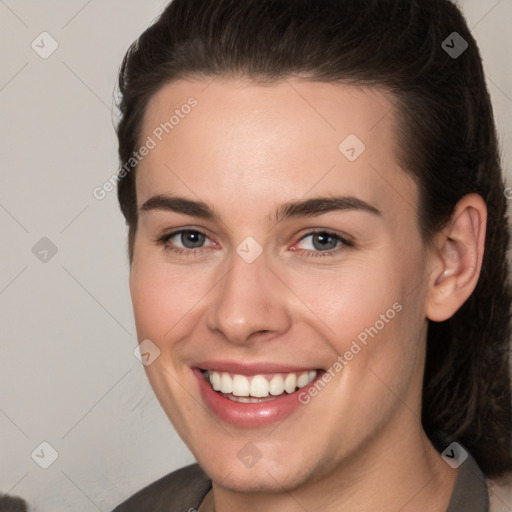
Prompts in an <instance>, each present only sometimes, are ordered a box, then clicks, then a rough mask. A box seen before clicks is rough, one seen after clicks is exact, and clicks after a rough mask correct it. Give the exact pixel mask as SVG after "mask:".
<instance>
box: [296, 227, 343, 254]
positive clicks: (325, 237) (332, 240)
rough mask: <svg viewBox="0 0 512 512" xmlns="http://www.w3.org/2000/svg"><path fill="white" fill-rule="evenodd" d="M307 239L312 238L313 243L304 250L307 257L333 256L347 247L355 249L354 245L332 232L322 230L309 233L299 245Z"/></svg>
mask: <svg viewBox="0 0 512 512" xmlns="http://www.w3.org/2000/svg"><path fill="white" fill-rule="evenodd" d="M307 238H311V242H310V243H309V244H307V245H309V247H306V248H304V249H302V250H304V251H306V256H307V257H317V256H332V255H333V254H336V253H338V252H339V251H340V250H343V249H344V248H346V247H353V243H351V242H349V241H348V240H346V239H345V238H343V237H342V236H340V235H338V234H337V233H333V232H332V231H326V230H321V231H314V232H312V233H308V234H307V235H305V236H303V237H302V238H301V239H300V241H299V243H300V242H303V241H304V240H306V239H307Z"/></svg>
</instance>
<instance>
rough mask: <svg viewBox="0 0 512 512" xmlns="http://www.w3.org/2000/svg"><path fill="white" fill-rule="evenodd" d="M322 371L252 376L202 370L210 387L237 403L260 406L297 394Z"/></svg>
mask: <svg viewBox="0 0 512 512" xmlns="http://www.w3.org/2000/svg"><path fill="white" fill-rule="evenodd" d="M319 371H320V370H309V371H303V372H299V373H296V372H289V373H273V374H258V375H253V376H247V375H240V374H235V373H229V372H220V371H213V370H203V376H204V378H205V380H206V381H207V382H208V383H209V384H210V387H211V388H212V389H213V390H214V391H216V392H217V393H218V394H219V395H221V396H223V397H224V398H228V399H229V400H232V401H234V402H242V403H261V402H267V401H270V400H276V399H278V398H280V397H282V396H283V395H289V394H292V393H295V392H296V391H297V390H298V389H301V388H303V387H305V386H307V385H308V384H310V383H311V382H313V381H314V380H315V378H316V377H317V374H318V372H319Z"/></svg>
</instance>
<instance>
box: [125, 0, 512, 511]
mask: <svg viewBox="0 0 512 512" xmlns="http://www.w3.org/2000/svg"><path fill="white" fill-rule="evenodd" d="M119 85H120V93H121V102H120V109H121V114H122V115H121V119H120V123H119V126H118V129H117V133H118V137H119V155H120V160H121V169H120V171H119V183H118V196H119V201H120V205H121V210H122V212H123V214H124V216H125V218H126V221H127V224H128V227H129V259H130V290H131V294H132V301H133V307H134V314H135V320H136V325H137V333H138V338H139V340H140V343H141V352H143V353H144V358H145V359H144V364H145V369H146V372H147V375H148V378H149V380H150V382H151V385H152V387H153V389H154V391H155V393H156V396H157V397H158V399H159V401H160V403H161V405H162V407H163V408H164V410H165V412H166V413H167V415H168V417H169V418H170V420H171V422H172V423H173V425H174V427H175V429H176V430H177V432H178V434H179V435H180V436H181V438H182V439H183V440H184V442H185V443H186V444H187V446H188V447H189V448H190V450H191V452H192V453H193V455H194V456H195V458H196V460H197V464H194V465H192V466H188V467H186V468H182V469H181V470H178V471H176V472H174V473H171V474H169V475H167V476H165V477H163V478H162V479H161V480H159V481H157V482H155V483H153V484H151V485H150V486H148V487H147V488H145V489H143V490H142V491H140V492H139V493H137V494H136V495H134V496H133V497H131V498H130V499H128V500H127V501H126V502H124V503H123V504H121V505H120V506H119V507H117V508H116V509H115V510H116V512H127V511H137V512H144V511H148V512H150V511H151V512H154V511H174V510H176V511H178V510H179V511H182V512H183V511H186V510H199V511H200V512H211V511H216V512H231V511H235V510H236V511H239V510H244V511H245V510H247V511H263V510H265V511H266V512H273V511H277V510H279V511H280V512H288V511H289V512H292V511H304V510H306V511H313V510H322V511H324V512H330V511H340V510H343V511H345V512H352V511H375V510H378V511H379V512H388V511H393V512H396V511H398V510H400V511H403V512H405V511H429V512H441V511H442V512H444V511H450V512H455V511H457V512H462V511H463V512H483V511H487V510H489V498H490V496H491V498H492V494H493V491H492V489H491V488H490V487H488V485H489V484H488V482H489V481H488V480H486V479H490V478H498V477H503V476H504V475H506V474H507V472H508V471H509V470H511V469H512V451H511V426H512V419H511V396H510V381H509V359H508V353H509V334H510V332H509V320H510V302H511V295H510V289H509V284H508V273H507V261H506V250H507V244H508V226H507V220H506V198H505V194H504V186H503V180H502V175H501V169H500V162H499V156H498V147H497V138H496V133H495V126H494V121H493V113H492V108H491V103H490V99H489V95H488V92H487V88H486V84H485V79H484V73H483V71H482V63H481V59H480V56H479V52H478V48H477V45H476V43H475V41H474V39H473V37H472V36H471V34H470V32H469V30H468V27H467V25H466V23H465V21H464V19H463V17H462V15H461V13H460V12H459V11H458V9H457V8H456V7H455V6H454V5H453V4H452V3H451V2H450V1H448V0H428V1H425V0H393V1H390V0H174V1H173V2H172V3H170V4H169V6H168V7H167V8H166V9H165V11H164V12H163V14H162V15H161V16H160V17H159V19H158V20H157V21H156V22H155V23H154V24H153V25H152V26H150V27H149V28H148V29H147V30H146V31H145V32H144V33H143V34H142V35H141V37H140V38H139V39H138V40H137V41H136V42H135V43H134V44H133V45H132V46H131V47H130V49H129V50H128V52H127V54H126V56H125V58H124V61H123V64H122V68H121V71H120V79H119Z"/></svg>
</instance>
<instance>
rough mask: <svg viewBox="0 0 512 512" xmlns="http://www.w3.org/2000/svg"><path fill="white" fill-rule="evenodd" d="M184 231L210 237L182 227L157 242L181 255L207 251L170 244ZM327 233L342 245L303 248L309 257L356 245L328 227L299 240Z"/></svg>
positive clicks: (196, 254) (200, 253)
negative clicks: (316, 248)
mask: <svg viewBox="0 0 512 512" xmlns="http://www.w3.org/2000/svg"><path fill="white" fill-rule="evenodd" d="M182 233H198V234H199V235H201V236H204V237H205V238H209V237H208V235H207V234H206V233H204V232H203V231H200V230H198V229H180V230H178V231H173V232H172V233H169V234H166V235H164V236H162V237H160V238H158V239H157V240H156V242H157V243H158V244H160V245H163V246H164V249H165V250H167V251H172V252H174V253H175V254H177V255H179V256H183V255H184V256H187V257H189V256H190V257H198V256H201V255H202V254H203V253H204V252H206V251H207V248H206V247H198V248H196V249H184V248H182V247H176V246H175V245H169V243H168V242H169V240H170V239H171V238H173V237H175V236H176V235H180V234H182ZM319 234H321V235H327V236H329V237H332V238H335V239H337V240H338V241H339V242H340V245H338V247H337V248H335V249H329V250H327V251H310V250H307V249H301V250H302V251H303V252H304V253H305V256H306V257H307V258H317V257H325V256H334V255H336V254H338V253H339V252H340V251H342V250H344V249H346V248H349V247H354V243H353V242H351V241H349V240H347V239H346V238H343V237H342V236H340V235H339V234H338V233H335V232H334V231H330V230H328V229H319V230H316V231H310V232H309V233H307V234H306V235H304V236H303V237H302V238H301V239H300V240H299V242H302V241H303V240H304V239H305V238H308V237H309V236H312V235H319Z"/></svg>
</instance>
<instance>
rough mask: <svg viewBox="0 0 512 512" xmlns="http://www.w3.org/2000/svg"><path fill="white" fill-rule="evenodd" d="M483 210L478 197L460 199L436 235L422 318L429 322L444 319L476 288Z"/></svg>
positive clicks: (483, 232)
mask: <svg viewBox="0 0 512 512" xmlns="http://www.w3.org/2000/svg"><path fill="white" fill-rule="evenodd" d="M486 223H487V207H486V205H485V202H484V200H483V199H482V197H481V196H479V195H478V194H469V195H467V196H464V197H463V198H462V199H461V200H460V201H459V202H458V203H457V205H456V207H455V210H454V213H453V215H452V218H451V220H450V222H449V224H448V225H447V226H446V227H445V228H444V229H443V230H442V231H441V232H440V233H439V234H438V236H437V239H436V244H435V250H434V251H433V253H432V257H431V258H430V265H431V268H434V269H435V270H434V271H433V272H432V275H431V279H430V282H429V290H428V294H427V298H426V304H425V315H426V317H427V318H429V319H430V320H432V321H435V322H442V321H444V320H447V319H448V318H450V317H451V316H453V314H454V313H455V312H456V311H457V310H458V309H459V308H460V307H461V306H462V304H463V303H464V302H465V301H466V300H467V299H468V298H469V296H470V295H471V293H472V292H473V290H474V289H475V287H476V284H477V282H478V278H479V276H480V270H481V267H482V260H483V254H484V246H485V231H486Z"/></svg>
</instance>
